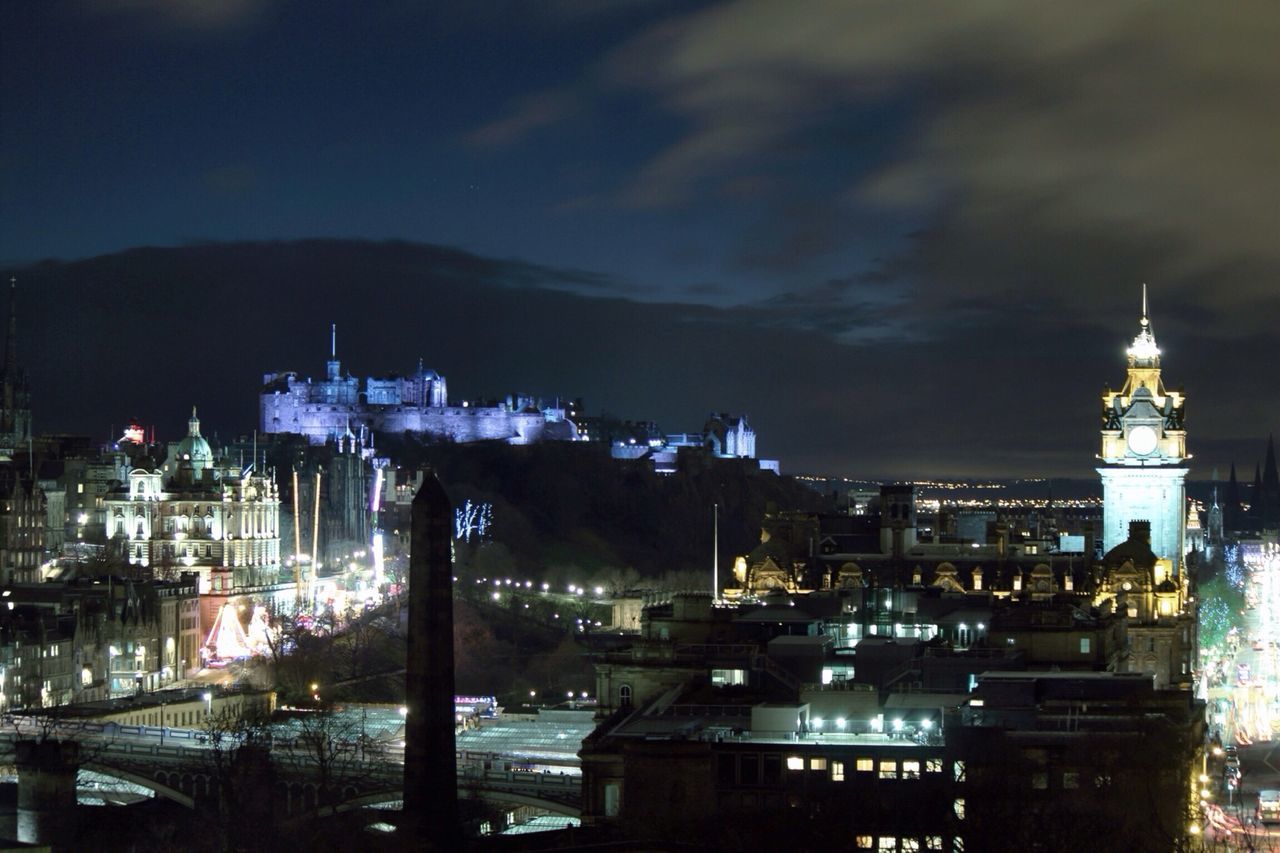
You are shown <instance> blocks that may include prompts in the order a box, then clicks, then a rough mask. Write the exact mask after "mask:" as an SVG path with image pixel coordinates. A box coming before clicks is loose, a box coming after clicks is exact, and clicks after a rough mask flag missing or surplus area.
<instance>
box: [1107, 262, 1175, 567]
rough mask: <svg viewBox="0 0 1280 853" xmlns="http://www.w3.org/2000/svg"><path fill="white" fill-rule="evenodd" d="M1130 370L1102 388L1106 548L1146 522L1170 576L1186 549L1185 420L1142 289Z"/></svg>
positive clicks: (1130, 348) (1123, 538)
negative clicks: (1167, 379) (1169, 385)
mask: <svg viewBox="0 0 1280 853" xmlns="http://www.w3.org/2000/svg"><path fill="white" fill-rule="evenodd" d="M1126 354H1127V356H1128V361H1129V370H1128V375H1127V376H1126V377H1125V382H1124V385H1123V386H1122V387H1121V388H1120V390H1118V391H1114V390H1111V389H1110V388H1108V389H1107V390H1106V391H1105V392H1104V393H1103V395H1102V435H1101V438H1102V446H1101V450H1100V451H1099V453H1098V459H1099V460H1100V461H1101V463H1102V465H1101V466H1099V468H1098V474H1099V475H1100V476H1101V477H1102V502H1103V522H1102V523H1103V530H1102V540H1103V547H1104V548H1105V549H1106V550H1110V549H1112V548H1114V547H1116V546H1117V545H1119V544H1120V543H1122V542H1124V541H1125V540H1126V539H1128V538H1129V524H1130V522H1133V521H1145V522H1147V523H1148V525H1149V526H1150V531H1151V547H1152V549H1153V550H1154V551H1155V553H1156V554H1157V555H1158V556H1160V557H1162V558H1164V559H1167V560H1168V561H1169V564H1170V571H1171V577H1172V579H1173V580H1175V581H1177V580H1179V579H1180V578H1181V576H1182V563H1183V559H1184V557H1185V555H1186V522H1187V495H1186V484H1185V480H1186V477H1187V462H1188V460H1189V459H1190V458H1191V457H1190V455H1189V454H1188V453H1187V432H1186V428H1185V427H1184V425H1183V411H1184V407H1185V406H1186V398H1185V397H1184V395H1183V393H1182V392H1181V391H1170V390H1167V389H1166V388H1165V386H1164V380H1163V379H1162V378H1161V375H1160V348H1159V347H1158V346H1156V339H1155V335H1154V333H1153V332H1152V329H1151V321H1150V319H1148V317H1147V292H1146V287H1145V286H1144V287H1143V290H1142V317H1141V318H1140V319H1139V321H1138V335H1137V337H1135V338H1134V339H1133V343H1132V344H1131V345H1130V346H1129V348H1128V349H1127V350H1126Z"/></svg>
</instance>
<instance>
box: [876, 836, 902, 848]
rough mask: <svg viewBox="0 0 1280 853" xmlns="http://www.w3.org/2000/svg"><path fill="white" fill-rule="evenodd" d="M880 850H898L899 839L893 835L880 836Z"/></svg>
mask: <svg viewBox="0 0 1280 853" xmlns="http://www.w3.org/2000/svg"><path fill="white" fill-rule="evenodd" d="M880 849H881V850H897V849H898V839H897V838H895V837H894V836H892V835H882V836H880Z"/></svg>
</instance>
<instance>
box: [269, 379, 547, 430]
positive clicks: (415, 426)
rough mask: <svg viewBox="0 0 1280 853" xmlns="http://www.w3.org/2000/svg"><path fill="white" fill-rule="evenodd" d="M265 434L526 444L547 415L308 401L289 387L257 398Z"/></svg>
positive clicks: (487, 408)
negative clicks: (409, 435)
mask: <svg viewBox="0 0 1280 853" xmlns="http://www.w3.org/2000/svg"><path fill="white" fill-rule="evenodd" d="M260 411H261V416H262V431H263V432H264V433H297V434H299V435H305V436H307V439H308V441H309V442H310V443H311V444H324V442H325V441H326V440H327V439H328V438H329V437H331V436H334V435H342V434H344V433H345V432H346V431H347V428H348V426H350V427H351V428H352V429H356V428H358V426H359V425H360V424H364V425H366V426H367V427H369V428H370V429H373V430H375V431H378V432H385V433H400V432H414V433H419V434H421V435H425V436H429V437H431V438H433V439H436V440H438V441H452V442H457V443H459V444H466V443H469V442H474V441H508V442H511V443H512V444H530V443H532V442H536V441H538V440H540V439H541V438H542V434H543V431H544V429H545V427H546V416H544V415H543V414H542V413H541V412H532V413H530V412H512V411H509V410H507V409H502V408H489V407H469V406H466V407H464V406H440V407H430V408H420V407H418V406H362V405H351V406H349V405H339V404H331V403H312V402H307V401H306V399H305V397H303V396H302V395H301V394H299V393H297V392H296V391H295V390H294V389H292V388H291V389H290V391H289V392H288V393H283V392H277V391H272V392H268V393H264V394H263V395H262V396H261V402H260Z"/></svg>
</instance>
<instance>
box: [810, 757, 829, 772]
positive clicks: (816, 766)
mask: <svg viewBox="0 0 1280 853" xmlns="http://www.w3.org/2000/svg"><path fill="white" fill-rule="evenodd" d="M809 769H810V770H826V769H827V759H825V758H810V759H809Z"/></svg>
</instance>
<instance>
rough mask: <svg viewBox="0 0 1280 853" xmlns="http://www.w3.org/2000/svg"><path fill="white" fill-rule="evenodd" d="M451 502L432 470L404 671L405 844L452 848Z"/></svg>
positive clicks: (416, 509)
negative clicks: (405, 715)
mask: <svg viewBox="0 0 1280 853" xmlns="http://www.w3.org/2000/svg"><path fill="white" fill-rule="evenodd" d="M452 545H453V507H452V505H451V504H450V503H449V497H448V496H447V495H446V494H445V492H444V488H443V487H442V486H441V485H440V481H439V480H437V479H436V477H435V475H434V474H428V475H427V477H426V478H425V479H424V480H423V483H422V488H420V489H419V490H418V494H417V496H415V497H414V499H413V528H412V538H411V547H410V554H409V658H408V662H407V664H406V672H405V704H406V706H407V707H408V710H409V713H408V716H407V717H406V719H405V748H404V812H403V815H402V825H401V827H400V832H401V834H402V835H403V837H404V839H405V841H404V847H405V849H419V850H454V849H456V848H457V844H458V836H459V834H460V833H459V827H458V763H457V757H456V753H455V751H454V750H455V748H456V743H455V739H454V703H453V695H454V687H453V557H452V550H451V549H452Z"/></svg>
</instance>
